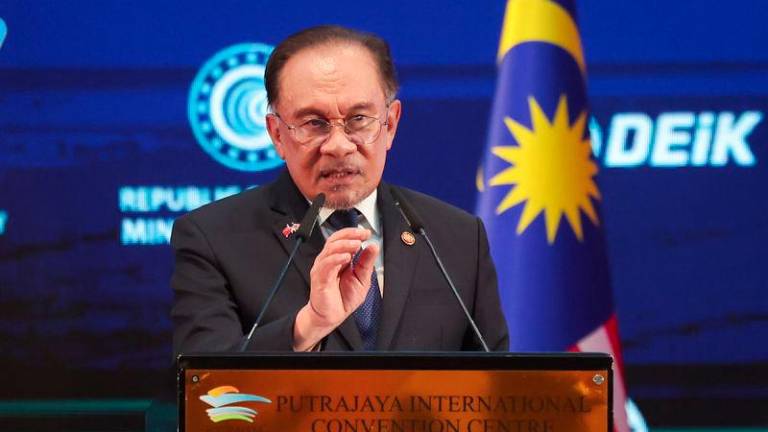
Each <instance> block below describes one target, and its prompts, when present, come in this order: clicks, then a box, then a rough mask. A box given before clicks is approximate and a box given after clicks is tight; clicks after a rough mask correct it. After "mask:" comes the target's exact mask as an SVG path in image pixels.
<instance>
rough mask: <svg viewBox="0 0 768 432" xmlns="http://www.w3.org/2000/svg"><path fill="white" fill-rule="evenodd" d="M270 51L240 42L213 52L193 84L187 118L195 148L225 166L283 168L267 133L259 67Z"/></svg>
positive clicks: (248, 169)
mask: <svg viewBox="0 0 768 432" xmlns="http://www.w3.org/2000/svg"><path fill="white" fill-rule="evenodd" d="M272 50H273V47H271V46H269V45H264V44H260V43H242V44H237V45H233V46H230V47H228V48H225V49H223V50H222V51H220V52H218V53H216V55H214V56H213V57H212V58H211V59H210V60H208V61H207V62H205V64H204V65H203V67H202V68H200V71H199V72H198V73H197V76H195V79H194V81H192V87H191V88H190V90H189V101H188V106H187V113H188V116H189V122H190V125H191V127H192V132H193V133H194V135H195V138H196V139H197V142H198V143H199V144H200V146H201V147H202V148H203V150H205V152H206V153H208V154H209V155H210V156H211V157H213V159H215V160H216V161H218V162H219V163H221V164H223V165H224V166H226V167H229V168H232V169H236V170H241V171H263V170H267V169H270V168H275V167H277V166H280V165H282V163H283V161H282V160H281V159H280V158H279V157H278V155H277V152H275V149H274V147H273V146H272V140H271V139H270V138H269V134H268V133H267V126H266V120H265V116H266V114H267V108H268V104H267V91H266V89H265V88H264V68H265V66H266V64H267V59H268V58H269V55H270V53H272Z"/></svg>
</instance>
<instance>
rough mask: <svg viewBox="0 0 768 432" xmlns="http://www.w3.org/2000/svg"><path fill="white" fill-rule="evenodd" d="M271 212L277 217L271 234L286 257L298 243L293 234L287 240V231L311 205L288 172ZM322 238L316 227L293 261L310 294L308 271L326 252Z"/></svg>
mask: <svg viewBox="0 0 768 432" xmlns="http://www.w3.org/2000/svg"><path fill="white" fill-rule="evenodd" d="M271 208H272V212H273V215H274V220H273V223H272V232H273V233H274V235H275V237H277V241H278V242H279V243H280V246H282V247H283V249H284V250H285V253H286V256H287V255H288V254H289V253H290V252H291V249H293V246H294V244H295V241H296V237H294V236H293V235H291V234H290V233H289V234H288V236H286V233H285V229H286V227H290V226H291V225H292V224H294V223H299V222H301V218H302V217H303V216H304V213H306V211H307V209H308V208H309V203H308V202H307V200H306V199H305V198H304V196H303V195H302V194H301V192H299V189H298V188H297V187H296V185H295V184H294V183H293V180H291V177H290V175H289V174H288V171H287V170H285V171H283V172H282V173H281V174H280V176H279V177H278V178H277V181H275V186H274V190H273V193H272V202H271ZM323 243H325V240H324V239H323V235H322V233H321V232H320V230H319V229H318V228H317V227H315V229H314V230H313V231H312V235H311V236H310V238H309V241H307V242H306V243H304V244H303V245H301V246H300V247H299V250H298V252H297V253H296V256H295V257H294V261H293V266H294V267H295V268H296V270H298V271H299V273H300V274H301V276H302V277H303V278H304V281H305V282H306V284H307V285H306V287H307V293H309V284H310V279H309V270H310V269H311V268H312V263H313V262H314V260H315V256H317V254H318V253H320V250H321V249H322V248H323Z"/></svg>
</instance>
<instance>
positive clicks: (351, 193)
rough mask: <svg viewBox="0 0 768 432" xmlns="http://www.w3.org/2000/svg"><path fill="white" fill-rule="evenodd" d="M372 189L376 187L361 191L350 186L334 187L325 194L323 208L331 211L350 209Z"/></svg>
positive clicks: (371, 191)
mask: <svg viewBox="0 0 768 432" xmlns="http://www.w3.org/2000/svg"><path fill="white" fill-rule="evenodd" d="M374 189H376V187H370V188H366V189H361V188H354V187H350V186H334V187H333V188H331V190H330V191H328V192H326V193H325V204H324V205H323V207H327V208H329V209H332V210H347V209H351V208H353V207H355V206H356V205H358V204H359V203H360V201H362V200H364V199H365V198H366V197H368V195H370V194H371V193H373V191H374Z"/></svg>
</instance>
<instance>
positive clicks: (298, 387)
mask: <svg viewBox="0 0 768 432" xmlns="http://www.w3.org/2000/svg"><path fill="white" fill-rule="evenodd" d="M611 366H612V359H611V357H610V356H608V355H605V354H582V353H579V354H511V353H488V354H485V353H445V354H416V353H414V354H402V353H361V354H353V353H343V354H342V353H339V354H326V353H323V354H266V355H262V354H260V355H253V354H243V355H226V356H222V355H189V356H181V357H180V358H179V370H178V384H179V387H178V389H179V393H178V398H179V400H178V403H179V405H178V407H179V417H178V420H179V430H180V431H182V432H197V431H205V432H214V431H230V432H235V431H238V432H240V431H254V432H255V431H259V432H278V431H306V432H566V431H590V432H610V431H612V430H613V424H612V418H613V403H612V393H613V391H612V386H613V374H612V368H611Z"/></svg>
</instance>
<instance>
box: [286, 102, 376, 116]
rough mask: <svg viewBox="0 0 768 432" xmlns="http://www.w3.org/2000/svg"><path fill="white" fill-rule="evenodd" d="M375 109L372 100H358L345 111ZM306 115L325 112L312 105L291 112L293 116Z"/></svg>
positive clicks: (316, 114) (319, 114) (318, 114)
mask: <svg viewBox="0 0 768 432" xmlns="http://www.w3.org/2000/svg"><path fill="white" fill-rule="evenodd" d="M374 109H376V104H374V103H373V102H358V103H356V104H354V105H352V106H351V107H349V108H347V110H346V111H348V112H355V111H372V110H374ZM308 116H317V117H325V113H324V112H323V111H322V110H319V109H317V108H312V107H306V108H299V109H298V110H297V111H296V112H295V113H293V118H296V119H301V118H303V117H308Z"/></svg>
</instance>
